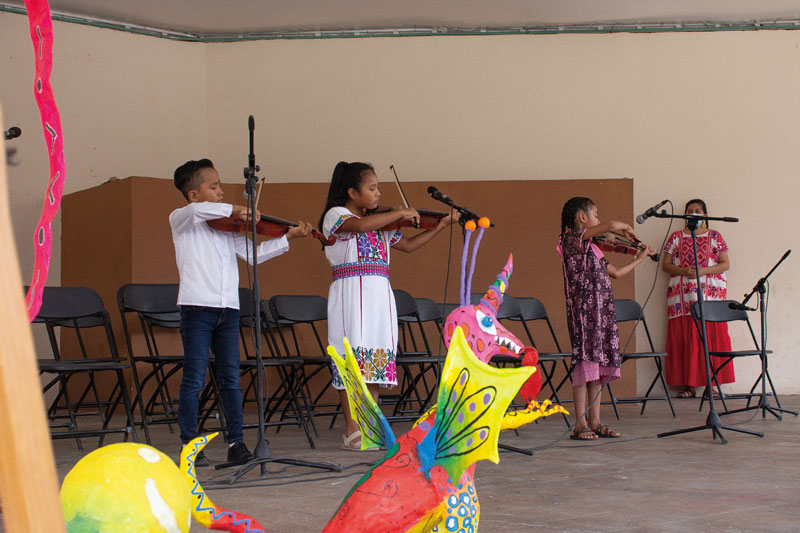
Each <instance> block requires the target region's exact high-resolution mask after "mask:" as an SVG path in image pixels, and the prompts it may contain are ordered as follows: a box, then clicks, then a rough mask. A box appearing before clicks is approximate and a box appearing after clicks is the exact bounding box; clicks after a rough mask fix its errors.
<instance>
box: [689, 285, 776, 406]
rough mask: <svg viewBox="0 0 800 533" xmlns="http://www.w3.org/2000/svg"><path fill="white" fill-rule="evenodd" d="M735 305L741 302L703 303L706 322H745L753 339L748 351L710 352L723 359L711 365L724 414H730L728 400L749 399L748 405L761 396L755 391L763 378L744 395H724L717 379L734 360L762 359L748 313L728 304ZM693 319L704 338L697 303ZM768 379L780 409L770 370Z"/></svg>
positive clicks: (767, 374) (711, 301) (704, 394)
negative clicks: (754, 397)
mask: <svg viewBox="0 0 800 533" xmlns="http://www.w3.org/2000/svg"><path fill="white" fill-rule="evenodd" d="M731 303H735V304H738V303H739V302H737V301H735V300H722V301H719V300H706V301H704V302H703V314H704V315H705V319H706V322H744V323H745V324H747V329H748V331H749V332H750V338H751V339H753V348H752V349H746V350H731V351H727V352H725V351H709V352H708V353H709V355H710V356H714V357H720V358H723V361H722V362H721V363H720V365H719V366H715V365H714V364H712V365H711V381H712V385H713V384H716V387H717V392H718V393H719V398H720V400H721V401H722V407H723V409H724V412H728V405H727V404H726V403H725V400H726V399H741V398H747V400H748V405H749V402H750V399H751V398H752V397H753V396H760V393H759V394H755V393H754V392H753V391H754V390H755V388H756V387H757V386H758V384H759V383H760V382H761V378H762V376H761V375H760V374H759V378H758V379H757V380H756V382H755V383H754V384H753V387H752V388H751V389H750V392H748V393H743V394H724V393H723V392H722V389H721V387H720V383H719V379H718V378H717V374H718V373H719V371H720V370H721V369H723V368H725V367H726V366H727V365H729V364H733V360H734V359H738V358H740V357H759V358H760V357H761V347H760V346H759V343H758V339H757V337H756V334H755V331H754V330H753V326H752V325H751V324H750V318H749V316H748V314H747V311H745V310H744V309H731V307H730V306H729V305H728V304H731ZM692 319H694V324H695V326H696V327H697V331H698V332H699V333H700V335H701V336H702V331H701V327H700V310H699V307H698V304H697V302H695V303H693V304H692ZM766 353H767V355H770V354H771V353H772V350H766ZM766 378H767V383H769V385H770V387H771V388H772V395H773V396H774V397H775V401H776V403H777V404H778V407H780V401H779V400H778V396H777V394H776V393H775V387H774V386H773V385H772V378H771V377H770V375H769V370H767V371H766ZM707 389H708V387H706V390H705V391H704V393H703V395H702V397H701V399H700V410H702V409H703V403H704V402H705V400H706V394H707V393H708V390H707Z"/></svg>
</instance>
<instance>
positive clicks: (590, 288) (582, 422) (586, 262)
mask: <svg viewBox="0 0 800 533" xmlns="http://www.w3.org/2000/svg"><path fill="white" fill-rule="evenodd" d="M609 231H613V232H616V233H620V234H622V235H623V236H625V237H626V238H627V239H630V240H638V239H637V238H636V235H635V234H634V233H633V228H632V227H631V226H630V225H629V224H626V223H624V222H619V221H617V220H609V221H608V222H602V223H601V222H600V220H599V219H598V218H597V206H596V205H594V203H593V202H592V201H591V200H590V199H589V198H584V197H575V198H571V199H570V200H569V201H567V203H565V204H564V208H563V209H562V210H561V237H560V239H559V246H558V251H559V253H560V254H561V261H562V264H563V269H564V293H565V295H566V298H567V325H568V326H569V337H570V341H571V342H572V395H573V400H574V402H575V429H574V431H573V432H572V435H570V438H571V439H575V440H592V439H596V438H598V437H603V438H616V437H619V433H618V432H616V431H614V430H612V429H611V428H609V427H608V426H607V425H605V424H601V423H600V399H599V395H600V392H601V391H602V389H603V385H604V384H606V383H607V382H609V381H612V380H615V379H617V378H619V365H620V362H621V357H620V353H619V334H618V332H617V316H616V312H615V311H614V295H613V294H612V292H611V280H610V279H609V278H610V277H611V278H614V279H616V278H619V277H622V276H624V275H625V274H628V273H629V272H631V271H633V269H634V268H635V267H636V266H637V265H639V264H640V263H641V262H642V261H644V259H645V257H647V256H648V255H653V254H654V253H655V252H654V251H653V250H652V248H650V247H649V246H648V247H647V248H646V249H645V250H643V251H641V252H639V254H638V255H637V256H636V259H634V260H633V261H631V262H630V263H628V264H627V265H625V266H622V267H615V266H614V265H612V264H610V263H609V262H608V260H607V259H606V258H605V256H604V255H603V252H601V251H600V249H599V248H598V247H597V245H596V244H595V243H594V242H593V241H592V237H594V236H596V235H600V234H601V233H606V232H609ZM587 405H588V406H589V407H588V417H587Z"/></svg>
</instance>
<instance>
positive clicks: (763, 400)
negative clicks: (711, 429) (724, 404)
mask: <svg viewBox="0 0 800 533" xmlns="http://www.w3.org/2000/svg"><path fill="white" fill-rule="evenodd" d="M758 396H760V398H759V400H758V405H751V406H750V407H742V408H741V409H734V410H733V411H725V412H724V413H720V416H723V415H732V414H734V413H744V412H745V411H752V410H753V409H761V418H767V413H768V412H769V414H771V415H772V416H774V417H775V418H777V419H778V420H783V417H782V416H781V415H779V414H778V413H777V412H776V411H780V412H781V413H789V414H792V415H794V416H798V412H797V411H792V410H791V409H784V408H782V407H773V406H772V405H771V404H770V403H769V398H768V397H766V396H763V395H761V394H759V395H758Z"/></svg>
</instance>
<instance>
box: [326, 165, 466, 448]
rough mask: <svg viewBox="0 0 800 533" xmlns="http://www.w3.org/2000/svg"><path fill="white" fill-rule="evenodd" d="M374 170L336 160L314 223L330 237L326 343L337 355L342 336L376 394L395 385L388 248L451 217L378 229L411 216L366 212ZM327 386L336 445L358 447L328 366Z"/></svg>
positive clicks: (428, 234) (413, 243)
mask: <svg viewBox="0 0 800 533" xmlns="http://www.w3.org/2000/svg"><path fill="white" fill-rule="evenodd" d="M380 196H381V194H380V191H379V190H378V176H377V175H376V174H375V170H374V169H373V167H372V166H371V165H369V164H366V163H346V162H344V161H341V162H339V163H338V164H337V165H336V168H335V169H334V170H333V177H332V178H331V186H330V189H329V191H328V200H327V202H326V205H325V210H324V211H323V215H322V217H321V218H320V223H319V227H320V228H321V229H322V232H323V233H324V234H325V236H326V237H328V236H331V235H334V236H335V237H336V242H335V243H334V244H333V245H332V246H326V247H325V257H326V258H327V259H328V262H329V263H330V265H331V268H332V270H333V282H332V283H331V288H330V291H329V293H328V344H330V345H331V346H334V347H335V348H336V350H337V351H338V352H339V353H344V343H343V341H342V339H343V338H344V337H347V339H348V340H349V341H350V344H351V345H352V347H353V352H354V354H355V356H356V359H357V360H358V364H359V367H360V368H361V372H362V373H363V374H364V381H366V383H367V387H368V388H369V390H370V392H371V393H372V395H373V397H374V398H375V401H376V402H377V400H378V395H379V387H380V386H385V387H390V386H393V385H397V369H396V363H395V359H396V350H397V311H396V308H395V301H394V294H393V293H392V287H391V285H390V283H389V255H390V254H389V250H390V248H396V249H397V250H400V251H402V252H413V251H414V250H416V249H417V248H419V247H420V246H422V245H423V244H425V243H427V242H428V241H429V240H431V238H432V237H433V236H434V235H436V234H437V233H439V232H440V231H441V230H442V229H444V228H445V227H447V226H448V225H450V224H451V223H452V221H453V220H455V219H457V216H456V217H453V216H447V217H444V218H443V219H441V220H440V221H439V223H438V224H437V226H436V227H435V228H434V229H432V230H428V231H424V232H421V233H418V234H416V235H414V236H413V237H408V238H404V237H403V234H402V233H401V232H400V231H399V230H390V231H384V230H383V229H382V228H384V227H385V226H387V225H390V224H392V223H394V222H398V221H402V220H415V221H417V222H418V221H419V213H417V210H416V209H411V208H406V209H394V210H392V211H389V212H385V213H378V214H372V215H369V216H367V214H368V212H369V211H371V210H374V209H375V208H376V207H378V200H379V199H380ZM333 386H334V387H335V388H336V389H338V390H339V399H340V401H341V404H342V411H343V414H344V419H345V425H346V427H345V433H344V435H343V437H342V438H343V445H342V447H343V448H345V449H348V450H360V449H361V433H360V432H359V430H358V424H357V423H356V422H355V420H353V418H352V417H351V416H350V408H349V404H348V401H347V395H346V394H345V391H344V385H343V384H342V381H341V378H340V377H339V375H338V373H337V371H336V368H335V367H333Z"/></svg>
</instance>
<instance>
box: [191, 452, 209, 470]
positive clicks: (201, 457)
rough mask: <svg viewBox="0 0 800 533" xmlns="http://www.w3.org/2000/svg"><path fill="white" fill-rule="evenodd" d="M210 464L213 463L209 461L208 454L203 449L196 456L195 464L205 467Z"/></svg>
mask: <svg viewBox="0 0 800 533" xmlns="http://www.w3.org/2000/svg"><path fill="white" fill-rule="evenodd" d="M210 464H211V463H210V462H209V460H208V457H206V454H204V453H203V452H202V451H201V452H200V453H198V454H197V455H195V456H194V466H196V467H203V466H208V465H210Z"/></svg>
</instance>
